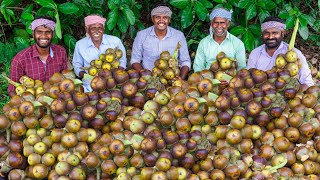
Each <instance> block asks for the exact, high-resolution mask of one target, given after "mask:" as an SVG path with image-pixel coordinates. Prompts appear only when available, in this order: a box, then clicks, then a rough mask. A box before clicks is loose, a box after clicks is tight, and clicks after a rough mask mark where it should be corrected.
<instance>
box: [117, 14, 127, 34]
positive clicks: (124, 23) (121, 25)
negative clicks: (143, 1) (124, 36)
mask: <svg viewBox="0 0 320 180" xmlns="http://www.w3.org/2000/svg"><path fill="white" fill-rule="evenodd" d="M117 25H118V28H119V30H120V31H121V32H122V33H125V32H127V29H128V24H127V21H126V19H125V17H124V15H122V14H119V19H118V23H117Z"/></svg>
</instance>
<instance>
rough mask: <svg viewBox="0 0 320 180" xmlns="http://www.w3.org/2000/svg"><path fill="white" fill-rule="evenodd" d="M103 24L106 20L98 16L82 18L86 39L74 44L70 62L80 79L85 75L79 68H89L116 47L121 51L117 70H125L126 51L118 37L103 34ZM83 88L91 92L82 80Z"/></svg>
mask: <svg viewBox="0 0 320 180" xmlns="http://www.w3.org/2000/svg"><path fill="white" fill-rule="evenodd" d="M105 22H106V19H105V18H103V17H101V16H99V15H89V16H87V17H85V18H84V24H85V30H86V37H85V38H83V39H81V40H79V41H78V42H77V43H76V47H75V50H74V55H73V60H72V64H73V67H74V71H75V74H76V75H77V76H78V77H80V78H83V76H84V74H85V73H87V71H84V70H82V69H81V68H82V67H90V62H91V61H92V60H95V59H98V58H99V56H100V54H105V51H106V50H107V49H108V48H112V49H113V48H115V47H118V49H120V50H121V51H122V53H123V55H122V58H121V59H120V66H119V69H125V68H126V64H127V58H126V50H125V48H124V46H123V44H122V42H121V40H120V39H119V38H118V37H116V36H112V35H107V34H104V30H105ZM83 87H84V92H90V91H92V89H91V87H90V81H88V80H83Z"/></svg>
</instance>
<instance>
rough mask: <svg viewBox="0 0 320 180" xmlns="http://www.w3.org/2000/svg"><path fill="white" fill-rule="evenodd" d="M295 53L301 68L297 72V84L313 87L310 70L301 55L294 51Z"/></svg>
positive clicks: (299, 52)
mask: <svg viewBox="0 0 320 180" xmlns="http://www.w3.org/2000/svg"><path fill="white" fill-rule="evenodd" d="M295 52H296V53H297V56H298V58H299V59H300V62H301V63H302V67H301V69H300V71H299V74H298V75H299V82H300V84H305V85H307V86H313V85H314V82H313V80H312V76H311V70H310V68H309V66H308V63H307V59H306V57H305V56H304V55H303V54H302V53H301V51H299V50H297V49H295Z"/></svg>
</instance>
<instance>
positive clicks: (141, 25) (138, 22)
mask: <svg viewBox="0 0 320 180" xmlns="http://www.w3.org/2000/svg"><path fill="white" fill-rule="evenodd" d="M136 26H137V27H138V29H139V30H142V29H144V28H145V26H144V24H143V23H142V22H141V21H140V20H139V19H137V21H136Z"/></svg>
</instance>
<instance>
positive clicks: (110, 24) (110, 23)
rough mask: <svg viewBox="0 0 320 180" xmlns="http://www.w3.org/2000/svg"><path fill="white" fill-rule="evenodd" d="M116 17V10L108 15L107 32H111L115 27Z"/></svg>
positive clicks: (117, 13)
mask: <svg viewBox="0 0 320 180" xmlns="http://www.w3.org/2000/svg"><path fill="white" fill-rule="evenodd" d="M118 15H119V12H118V8H115V9H112V11H110V12H109V13H108V21H107V27H108V29H109V30H112V29H113V28H114V27H115V26H116V24H117V21H118Z"/></svg>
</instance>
